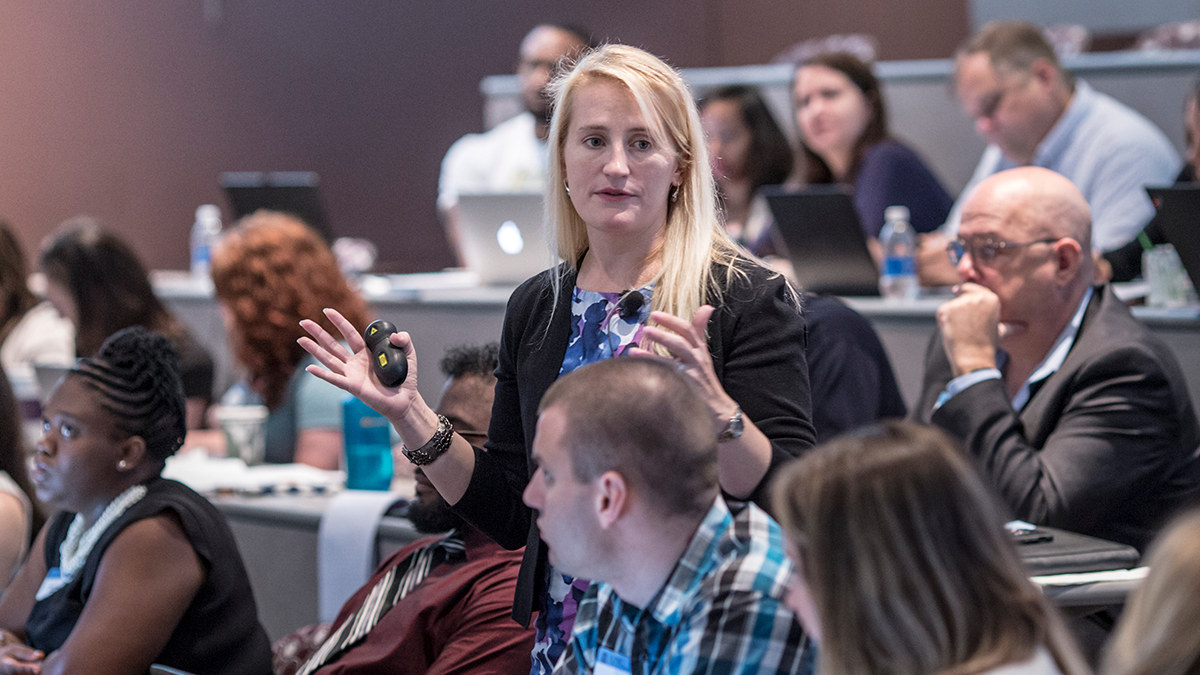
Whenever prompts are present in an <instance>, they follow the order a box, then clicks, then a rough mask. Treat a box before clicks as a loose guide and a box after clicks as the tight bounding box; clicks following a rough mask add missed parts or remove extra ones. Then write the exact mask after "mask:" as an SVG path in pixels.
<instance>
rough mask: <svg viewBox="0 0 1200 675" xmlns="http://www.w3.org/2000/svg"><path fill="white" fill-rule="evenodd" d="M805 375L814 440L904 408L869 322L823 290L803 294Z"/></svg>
mask: <svg viewBox="0 0 1200 675" xmlns="http://www.w3.org/2000/svg"><path fill="white" fill-rule="evenodd" d="M804 316H805V318H806V319H807V322H808V379H809V382H810V386H811V388H812V402H813V426H815V427H816V428H817V442H818V443H824V442H826V441H828V440H830V439H831V438H833V437H834V436H837V435H838V434H841V433H844V432H847V431H850V430H852V429H857V428H858V427H861V426H864V425H867V424H871V423H873V422H876V421H878V420H882V419H888V418H893V417H895V418H902V417H904V415H905V413H906V412H907V410H906V408H905V407H904V398H903V397H902V396H901V395H900V388H899V387H898V386H897V385H896V376H895V374H894V373H893V372H892V362H891V361H890V360H889V359H888V355H887V352H886V351H885V350H884V348H883V344H881V343H880V342H879V336H878V335H876V334H875V329H874V328H873V327H872V326H871V322H870V321H867V319H866V318H864V317H863V316H862V315H861V314H859V313H858V312H856V311H854V310H853V309H850V308H849V307H847V306H846V305H844V304H842V302H841V301H840V300H838V299H837V298H833V297H828V296H823V295H811V294H808V293H805V294H804Z"/></svg>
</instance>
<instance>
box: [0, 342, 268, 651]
mask: <svg viewBox="0 0 1200 675" xmlns="http://www.w3.org/2000/svg"><path fill="white" fill-rule="evenodd" d="M177 363H178V355H177V354H176V353H175V350H174V348H173V347H172V346H171V344H170V343H169V342H168V341H167V340H166V339H165V338H163V337H161V336H160V335H157V334H155V333H152V332H150V331H148V330H146V329H144V328H141V327H133V328H127V329H125V330H122V331H119V332H117V333H115V334H114V335H113V336H111V337H110V338H109V339H108V340H106V341H105V342H104V344H103V346H101V348H100V350H99V352H98V353H97V354H96V355H95V356H92V357H88V358H84V359H81V360H80V361H79V362H78V363H77V364H76V366H75V367H74V368H72V369H71V371H70V372H68V374H67V375H66V376H65V377H64V379H63V380H62V381H61V382H60V383H59V385H58V387H57V388H56V389H55V390H54V392H53V393H52V394H51V396H50V399H49V400H48V401H47V403H46V406H45V411H44V417H43V422H42V424H43V429H44V431H43V435H42V438H41V440H40V441H38V444H37V453H36V454H35V457H34V468H33V470H32V472H31V478H32V480H33V484H34V488H35V490H36V492H37V495H38V498H39V499H41V500H42V501H43V502H45V503H46V504H47V505H48V506H50V507H53V508H54V509H56V510H57V511H58V512H59V513H58V515H57V516H55V517H54V518H53V519H52V520H51V521H50V523H49V524H48V525H46V527H45V528H43V529H42V532H41V533H40V534H39V535H38V537H37V539H36V540H35V541H34V544H33V548H32V550H31V551H30V554H29V558H28V560H27V561H26V562H25V565H24V566H23V567H22V568H21V570H20V571H19V572H18V573H17V576H16V578H15V579H14V580H13V582H12V584H11V585H10V586H9V588H8V591H7V592H6V593H5V594H4V596H3V598H2V599H0V629H2V630H0V675H5V674H11V673H39V672H40V673H68V672H70V673H80V672H87V673H92V674H100V675H115V674H118V673H121V674H128V675H138V674H141V673H145V672H146V671H147V669H148V668H149V666H150V664H152V663H161V664H164V665H168V666H173V667H175V668H179V669H183V670H186V671H189V672H193V673H197V674H203V673H214V674H215V673H222V674H225V673H229V674H245V675H266V674H267V673H270V672H271V652H270V643H269V641H268V640H267V636H266V633H265V632H264V631H263V628H262V626H261V625H260V624H259V622H258V616H257V608H256V607H255V604H254V598H253V595H252V594H251V591H250V583H249V580H248V579H247V577H246V570H245V567H244V566H243V565H242V560H241V557H240V556H239V554H238V552H237V547H236V545H235V543H234V540H233V535H232V534H231V533H230V531H229V528H228V526H227V525H226V524H225V521H224V519H223V518H222V516H221V515H220V513H219V512H218V511H217V510H216V509H215V508H214V507H213V506H212V505H211V504H210V503H209V502H208V500H206V499H205V498H203V497H201V496H200V495H198V494H196V493H195V492H192V491H191V490H190V489H189V488H187V487H185V486H184V485H182V484H180V483H177V482H175V481H172V480H167V479H164V478H162V476H161V473H162V470H163V466H164V464H165V462H166V459H167V457H169V456H171V455H172V454H174V453H175V451H176V450H178V449H179V446H180V445H181V444H182V442H183V436H184V433H185V426H184V419H185V416H186V412H185V404H184V397H183V384H182V382H181V381H180V377H179V373H178V370H177V365H176V364H177Z"/></svg>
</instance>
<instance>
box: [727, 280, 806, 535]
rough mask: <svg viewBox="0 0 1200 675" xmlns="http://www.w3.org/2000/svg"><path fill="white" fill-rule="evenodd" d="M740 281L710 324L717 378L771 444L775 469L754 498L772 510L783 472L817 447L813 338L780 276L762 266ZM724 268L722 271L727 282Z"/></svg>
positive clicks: (732, 283)
mask: <svg viewBox="0 0 1200 675" xmlns="http://www.w3.org/2000/svg"><path fill="white" fill-rule="evenodd" d="M743 270H744V272H745V274H746V276H745V277H741V276H734V277H733V278H732V279H731V280H730V282H729V283H728V284H727V285H726V288H725V290H724V292H722V293H721V294H720V299H719V300H718V299H716V298H714V297H712V296H711V294H710V298H709V299H710V301H712V302H715V303H717V306H718V310H717V311H716V312H714V313H713V318H712V319H710V320H709V336H708V344H709V351H710V353H711V354H712V357H713V367H714V369H715V370H716V374H717V379H719V380H720V381H721V384H722V386H724V388H725V392H726V393H727V394H729V396H730V397H731V398H733V400H735V401H737V402H738V405H740V406H741V407H742V412H743V414H744V415H745V416H746V417H748V418H749V419H750V420H752V421H753V422H754V424H755V425H756V426H757V427H758V428H759V430H761V431H762V432H763V434H764V435H765V436H766V437H767V438H769V439H770V440H771V466H770V467H769V468H768V470H767V473H766V475H765V476H764V477H763V479H762V481H761V482H760V483H759V485H758V487H757V488H755V490H754V492H753V493H752V494H751V495H750V499H751V500H752V501H753V502H754V503H755V504H757V505H758V506H759V507H761V508H763V510H766V511H767V512H768V513H769V512H771V509H770V508H769V507H770V496H769V495H768V494H767V493H768V489H767V488H768V487H769V485H770V480H771V478H772V477H773V476H774V474H775V472H776V471H777V470H778V468H779V467H780V466H781V465H783V464H784V463H786V462H788V461H790V460H792V459H794V458H796V457H799V456H800V455H801V454H802V453H803V452H804V451H805V450H808V449H809V448H811V447H812V446H813V444H814V443H815V442H816V431H815V430H814V429H813V423H812V398H811V395H810V393H809V382H808V362H807V360H806V357H805V351H806V341H807V334H806V329H805V324H804V317H803V315H802V314H801V310H800V308H799V306H798V305H797V301H796V294H795V293H794V292H793V291H792V289H791V288H790V287H789V286H788V284H787V282H786V281H785V280H784V278H783V277H782V276H780V275H775V274H772V273H771V272H769V271H768V270H766V269H764V268H762V267H759V266H757V265H755V266H751V265H747V266H745V267H744V268H743ZM724 274H725V272H724V269H723V268H718V269H715V270H714V275H715V276H717V278H718V280H722V281H723V280H724Z"/></svg>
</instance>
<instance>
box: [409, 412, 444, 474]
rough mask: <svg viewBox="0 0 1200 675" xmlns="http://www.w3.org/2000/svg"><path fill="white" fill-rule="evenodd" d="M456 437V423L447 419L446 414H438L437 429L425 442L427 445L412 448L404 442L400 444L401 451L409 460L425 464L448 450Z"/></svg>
mask: <svg viewBox="0 0 1200 675" xmlns="http://www.w3.org/2000/svg"><path fill="white" fill-rule="evenodd" d="M453 439H454V425H453V424H450V420H448V419H446V417H445V415H438V426H437V431H435V432H433V438H431V439H429V440H428V441H426V442H425V445H422V446H421V447H419V448H417V449H415V450H410V449H409V448H408V446H406V445H404V444H403V443H401V444H400V452H402V453H404V456H405V457H407V458H408V461H410V462H412V463H413V464H416V465H417V466H425V465H426V464H428V463H430V462H432V461H433V460H435V459H437V458H438V457H441V456H442V453H444V452H446V450H448V449H449V448H450V441H451V440H453Z"/></svg>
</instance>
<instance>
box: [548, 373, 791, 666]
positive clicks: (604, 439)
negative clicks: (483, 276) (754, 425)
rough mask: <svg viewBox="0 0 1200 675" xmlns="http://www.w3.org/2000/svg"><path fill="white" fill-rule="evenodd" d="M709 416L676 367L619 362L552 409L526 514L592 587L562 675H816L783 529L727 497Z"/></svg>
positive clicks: (576, 386)
mask: <svg viewBox="0 0 1200 675" xmlns="http://www.w3.org/2000/svg"><path fill="white" fill-rule="evenodd" d="M711 419H712V414H711V412H709V408H708V406H707V405H706V404H705V403H704V401H703V400H702V399H701V398H700V396H699V395H698V394H697V392H696V391H695V390H694V389H693V387H692V385H691V384H690V383H689V382H688V381H687V380H686V379H685V378H684V376H682V375H680V374H679V372H678V371H677V369H676V368H674V367H673V366H671V365H668V364H664V363H660V362H659V361H657V360H652V359H648V358H644V357H629V358H620V359H609V360H607V361H603V362H600V363H596V364H593V365H590V366H585V367H583V368H580V369H579V370H576V371H574V372H572V373H570V374H568V375H566V376H564V377H562V378H561V379H559V380H558V381H557V382H556V383H555V384H554V385H553V386H552V387H551V388H550V390H549V391H547V392H546V395H545V397H544V398H543V399H542V402H541V407H540V414H539V417H538V423H537V435H536V437H535V439H534V443H533V457H534V461H535V462H536V463H537V471H536V472H535V473H534V475H533V478H532V480H531V481H530V483H529V486H528V487H527V488H526V490H525V502H526V503H527V504H528V505H529V506H530V507H532V508H534V509H537V511H538V529H539V531H540V533H541V536H542V539H543V540H545V542H546V543H547V544H548V546H549V549H550V562H551V563H552V564H553V565H554V567H555V569H557V570H560V571H561V572H563V573H564V574H570V575H573V576H576V577H581V578H585V579H592V580H594V583H592V585H591V586H590V587H589V588H588V591H587V594H586V595H585V596H584V599H583V601H582V602H581V603H580V605H579V609H578V614H577V616H576V619H575V628H574V631H573V634H572V637H571V641H570V644H569V646H568V647H567V651H566V652H565V653H564V654H563V657H562V659H561V660H560V661H559V663H558V665H557V667H556V668H555V670H554V672H555V675H560V674H574V673H596V675H619V674H621V673H637V674H639V675H647V674H650V673H672V674H673V673H721V674H732V675H741V674H752V673H761V674H763V675H768V674H772V675H773V674H776V673H806V672H808V671H809V670H810V668H811V663H810V658H809V657H810V654H809V643H808V638H807V636H806V635H805V634H804V632H803V629H802V628H801V627H800V624H799V623H798V622H797V621H796V619H795V617H794V615H793V614H792V612H791V611H790V610H788V609H787V607H786V606H785V605H784V602H783V597H784V594H785V593H786V584H787V580H788V576H789V574H790V573H791V566H790V564H789V563H788V562H787V558H786V557H785V555H784V549H783V538H782V534H781V532H780V529H779V526H778V525H777V524H776V523H775V521H774V520H772V519H771V518H770V517H769V516H768V515H767V514H766V513H765V512H763V511H762V510H761V509H759V508H758V507H757V506H754V505H753V504H750V505H747V506H744V507H742V508H741V509H740V511H739V512H738V513H736V514H734V513H731V511H730V508H729V506H728V505H727V504H726V502H725V500H724V499H723V498H722V497H721V494H720V490H719V488H718V486H717V438H716V434H715V433H714V431H713V425H712V423H711V422H710V420H711Z"/></svg>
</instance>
